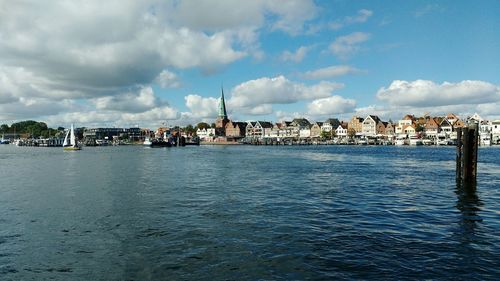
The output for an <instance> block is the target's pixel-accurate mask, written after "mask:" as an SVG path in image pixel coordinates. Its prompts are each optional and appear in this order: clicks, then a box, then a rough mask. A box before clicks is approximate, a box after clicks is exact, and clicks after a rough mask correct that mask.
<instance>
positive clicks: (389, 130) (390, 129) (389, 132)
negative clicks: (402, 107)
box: [384, 122, 395, 137]
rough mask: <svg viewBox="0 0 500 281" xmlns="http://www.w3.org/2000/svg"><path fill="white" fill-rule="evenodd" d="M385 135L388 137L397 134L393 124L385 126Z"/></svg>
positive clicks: (389, 123) (388, 123)
mask: <svg viewBox="0 0 500 281" xmlns="http://www.w3.org/2000/svg"><path fill="white" fill-rule="evenodd" d="M384 134H385V135H386V136H388V137H392V136H394V134H395V130H394V124H392V123H391V122H387V124H386V125H385V133H384Z"/></svg>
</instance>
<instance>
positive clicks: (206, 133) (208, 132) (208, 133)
mask: <svg viewBox="0 0 500 281" xmlns="http://www.w3.org/2000/svg"><path fill="white" fill-rule="evenodd" d="M196 135H197V136H198V137H199V138H200V140H208V139H212V138H213V137H214V136H215V128H208V129H198V130H196Z"/></svg>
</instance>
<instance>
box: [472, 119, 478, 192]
mask: <svg viewBox="0 0 500 281" xmlns="http://www.w3.org/2000/svg"><path fill="white" fill-rule="evenodd" d="M478 146H479V123H475V124H474V147H473V153H474V154H473V161H474V169H473V171H472V173H473V174H472V175H473V178H474V183H475V182H476V177H477V154H478V150H477V148H478Z"/></svg>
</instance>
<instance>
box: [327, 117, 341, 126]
mask: <svg viewBox="0 0 500 281" xmlns="http://www.w3.org/2000/svg"><path fill="white" fill-rule="evenodd" d="M324 123H328V124H331V125H337V124H340V121H339V119H337V118H328V119H326V121H325V122H324Z"/></svg>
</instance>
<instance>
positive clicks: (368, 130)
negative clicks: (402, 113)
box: [361, 115, 385, 136]
mask: <svg viewBox="0 0 500 281" xmlns="http://www.w3.org/2000/svg"><path fill="white" fill-rule="evenodd" d="M378 122H380V118H378V116H375V115H368V116H366V118H365V119H364V120H363V123H361V124H362V125H361V128H362V129H361V133H362V134H363V135H365V136H376V135H377V123H378ZM384 129H385V128H384Z"/></svg>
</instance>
